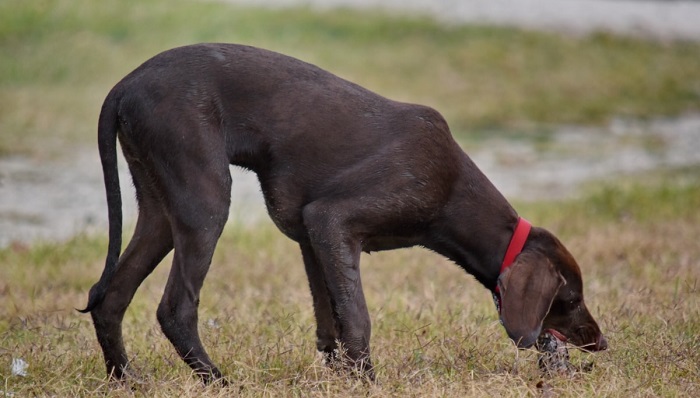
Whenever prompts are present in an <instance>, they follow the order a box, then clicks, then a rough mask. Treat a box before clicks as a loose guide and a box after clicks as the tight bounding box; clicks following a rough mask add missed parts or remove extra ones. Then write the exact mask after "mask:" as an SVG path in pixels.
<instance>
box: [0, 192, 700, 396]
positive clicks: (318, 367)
mask: <svg viewBox="0 0 700 398" xmlns="http://www.w3.org/2000/svg"><path fill="white" fill-rule="evenodd" d="M663 189H665V190H668V189H671V188H668V187H666V188H663ZM630 192H633V194H634V195H636V196H637V197H638V198H637V200H635V201H630V203H631V204H630V206H631V207H629V210H630V212H629V213H628V215H626V216H625V217H622V218H612V219H611V218H608V217H607V216H591V215H590V214H588V215H586V211H587V210H586V209H590V208H592V207H594V206H591V204H592V203H598V204H597V205H596V206H600V203H599V202H600V198H599V196H596V195H593V196H592V197H590V198H588V199H585V200H582V201H575V202H569V203H563V204H553V205H544V204H543V205H535V206H533V205H528V206H524V209H525V211H527V212H530V213H531V215H532V216H534V217H530V218H532V221H534V222H535V223H537V224H541V225H550V226H553V227H554V228H553V229H554V230H557V229H558V228H559V227H560V226H561V228H560V229H561V231H560V232H561V235H562V239H563V240H564V241H565V242H566V243H567V244H568V246H569V248H570V249H571V251H572V252H573V253H574V254H575V255H576V257H577V258H578V259H579V262H580V264H581V266H582V269H583V273H584V280H585V282H586V289H585V292H586V295H587V302H588V304H589V307H590V309H591V312H592V313H593V314H594V316H595V317H596V318H597V319H598V321H599V323H600V324H601V328H602V329H603V330H604V332H605V333H606V335H607V337H608V339H609V342H610V350H609V351H608V352H604V353H600V354H586V353H581V352H577V351H572V361H573V363H574V364H575V365H577V366H580V367H584V368H585V367H588V366H589V364H590V363H592V368H591V370H590V371H582V372H579V373H577V374H575V375H573V376H571V377H554V378H544V377H543V376H542V375H541V374H540V373H539V371H538V370H537V366H536V355H535V353H533V352H531V351H517V350H516V349H515V348H514V347H513V345H512V344H511V343H510V342H509V340H508V339H507V337H506V335H505V333H504V331H503V330H502V327H501V326H500V325H499V323H498V320H497V315H496V311H495V309H494V307H493V303H492V302H491V299H490V297H489V294H488V292H487V291H486V290H485V289H484V288H483V287H481V286H479V285H478V284H477V283H476V282H475V281H474V280H473V278H471V277H470V276H468V275H466V274H465V273H464V272H462V271H461V270H459V269H458V268H457V267H456V266H454V265H453V264H451V263H449V262H448V261H446V260H444V259H442V258H441V257H439V256H437V255H435V254H433V253H430V252H428V251H426V250H422V249H418V248H416V249H410V250H400V251H394V252H386V253H378V254H373V255H364V257H363V268H362V272H363V280H364V287H365V293H366V295H367V301H368V305H369V308H370V312H371V315H372V320H373V325H374V327H373V340H372V348H373V357H374V360H375V364H376V365H377V376H378V383H376V384H371V385H368V384H366V383H363V382H361V381H357V380H354V379H349V378H347V377H345V376H344V375H339V374H336V373H334V372H332V371H330V370H328V369H326V368H325V367H324V366H323V364H322V363H321V359H320V357H319V355H318V354H317V353H316V352H315V348H314V326H313V314H312V310H311V299H310V294H309V292H308V286H307V282H306V279H305V275H304V270H303V265H302V262H301V258H300V255H299V253H298V249H297V247H296V245H295V244H294V243H293V242H291V241H289V240H287V239H286V238H284V237H283V236H282V235H281V234H279V233H278V232H277V231H275V230H274V228H273V227H272V226H271V225H264V226H261V227H259V228H256V229H248V228H244V227H235V226H232V227H230V228H229V229H227V230H226V232H225V234H224V236H223V238H222V240H221V243H220V245H219V248H218V250H217V253H216V255H215V260H214V265H213V266H212V269H211V271H210V274H209V277H208V279H207V282H206V284H205V287H204V290H203V297H202V303H201V310H200V330H201V333H202V335H203V339H204V341H205V345H206V346H207V347H208V348H209V350H210V354H211V355H212V357H213V358H214V359H215V361H216V362H217V363H219V364H220V365H221V368H222V371H223V372H224V373H225V374H226V375H227V376H228V377H229V380H230V381H231V382H232V386H233V387H230V388H228V389H220V388H217V387H215V386H210V387H204V386H202V385H201V384H200V383H199V382H198V380H197V379H196V378H194V377H193V376H192V375H191V374H190V371H189V368H187V367H186V366H185V365H184V363H182V361H181V360H180V359H179V358H178V357H177V355H176V354H175V352H174V350H173V349H172V347H170V345H169V343H168V342H167V340H166V339H165V338H164V336H163V335H162V333H161V332H160V330H159V328H158V326H157V323H156V321H155V309H156V307H157V303H158V301H159V299H160V295H161V293H162V289H163V286H164V284H165V280H166V277H167V272H168V268H169V265H168V264H169V259H166V262H165V263H164V264H162V265H161V266H160V267H159V268H158V269H157V270H156V271H155V272H154V274H153V275H152V276H151V277H150V278H149V279H148V280H147V281H146V282H145V283H144V285H143V286H142V288H141V290H140V291H139V292H138V294H137V296H136V298H135V300H134V302H133V303H132V306H131V307H130V309H129V311H128V312H127V316H126V319H125V325H124V333H125V339H126V343H127V349H128V351H129V352H130V354H131V357H132V360H133V370H134V376H133V377H132V379H130V381H129V383H128V385H127V387H124V386H114V385H109V384H108V383H107V381H106V379H105V377H104V374H103V372H104V369H103V364H102V359H101V352H100V351H99V347H98V345H97V342H96V341H95V338H94V335H93V330H92V326H91V324H90V321H89V318H88V317H86V316H83V315H80V314H78V313H77V312H75V311H73V308H74V307H80V306H82V305H83V304H84V302H85V299H86V297H87V290H88V288H89V286H90V285H91V284H92V282H94V280H95V279H96V278H97V276H98V275H99V272H100V270H101V267H102V261H103V260H102V256H103V254H104V251H105V244H104V241H103V240H102V239H100V238H84V237H81V238H76V239H75V240H73V241H71V242H69V243H66V244H64V245H37V246H36V247H31V248H21V247H15V248H14V249H13V248H10V249H5V250H3V251H0V262H1V263H2V264H4V268H3V271H2V278H0V297H2V301H3V304H4V305H3V306H2V307H0V374H1V375H2V385H3V386H2V387H0V389H2V390H3V391H5V392H6V393H7V394H14V396H32V395H40V396H45V395H58V396H93V395H102V394H108V393H109V394H110V395H115V396H133V395H137V396H142V395H145V396H173V395H179V396H183V397H185V396H212V397H217V396H230V395H231V394H240V395H244V396H358V395H363V396H370V397H387V396H453V397H457V396H460V397H462V396H539V395H544V396H553V395H552V394H554V395H557V396H581V395H583V396H591V395H595V396H611V397H617V396H696V395H697V394H698V393H700V379H699V377H698V374H699V370H700V369H698V364H700V294H699V293H700V292H699V291H698V290H699V289H700V264H698V258H700V246H698V245H697V243H696V238H697V236H698V232H700V227H698V225H700V215H698V214H697V213H696V212H695V210H693V209H690V208H685V209H676V210H675V212H676V216H674V217H662V218H657V217H653V216H645V217H638V216H636V215H639V214H646V213H643V212H641V210H643V209H642V207H643V206H641V207H635V205H634V203H644V202H645V200H646V201H649V199H650V198H651V197H654V196H655V195H658V192H660V191H659V190H658V189H646V190H645V189H637V188H635V189H634V190H625V189H622V190H620V191H619V194H620V195H622V196H624V195H629V194H630ZM696 194H697V190H683V189H679V190H678V191H677V195H676V199H677V200H681V199H682V198H681V196H684V195H696ZM606 195H607V194H606ZM645 198H646V199H645ZM623 199H624V198H623ZM686 199H688V198H686ZM689 200H691V201H692V200H694V199H689ZM667 205H668V202H664V201H660V202H659V203H657V207H658V209H659V211H660V212H661V213H664V214H666V213H665V212H664V209H665V207H666V206H667ZM671 205H672V204H671ZM616 206H617V205H616ZM572 209H574V210H572ZM526 214H527V213H526ZM599 214H603V213H599ZM604 214H609V213H604ZM629 214H632V216H630V215H629ZM668 214H670V213H668ZM567 222H568V224H566V223H567ZM565 224H566V225H567V226H566V227H563V225H565ZM13 358H21V359H23V360H25V361H26V362H27V363H28V364H29V367H28V369H27V376H25V377H22V376H17V375H12V374H11V372H10V365H11V361H12V359H13ZM548 394H549V395H548Z"/></svg>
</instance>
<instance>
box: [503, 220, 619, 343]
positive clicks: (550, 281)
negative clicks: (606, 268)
mask: <svg viewBox="0 0 700 398" xmlns="http://www.w3.org/2000/svg"><path fill="white" fill-rule="evenodd" d="M498 286H499V289H500V294H501V306H502V307H501V320H502V321H503V326H504V327H505V329H506V331H507V332H508V335H509V336H510V338H511V339H513V341H515V342H516V344H517V345H518V347H520V348H526V347H530V346H532V345H533V344H534V343H535V341H536V340H537V337H538V336H539V335H540V334H541V333H542V332H543V331H549V332H550V333H552V334H553V335H554V336H556V337H557V338H559V339H560V340H563V341H566V342H568V343H570V344H572V345H574V346H576V347H579V348H581V349H584V350H587V351H600V350H605V349H607V347H608V343H607V341H606V340H605V337H603V335H602V333H601V332H600V328H599V327H598V324H597V323H596V321H595V320H594V319H593V317H592V316H591V314H590V313H589V312H588V309H587V308H586V304H585V302H584V301H583V281H582V279H581V270H580V269H579V266H578V264H577V263H576V260H574V258H573V257H572V256H571V254H570V253H569V251H568V250H566V248H565V247H564V246H563V245H562V244H561V242H559V240H558V239H557V238H556V237H554V236H553V235H552V234H551V233H549V232H548V231H546V230H544V229H541V228H533V229H532V231H531V232H530V236H529V238H528V243H527V245H526V246H525V249H524V250H523V252H522V253H520V254H519V255H518V257H517V258H516V259H515V262H514V263H513V265H511V266H510V267H509V268H508V269H507V270H506V271H505V272H503V274H501V276H500V277H499V279H498Z"/></svg>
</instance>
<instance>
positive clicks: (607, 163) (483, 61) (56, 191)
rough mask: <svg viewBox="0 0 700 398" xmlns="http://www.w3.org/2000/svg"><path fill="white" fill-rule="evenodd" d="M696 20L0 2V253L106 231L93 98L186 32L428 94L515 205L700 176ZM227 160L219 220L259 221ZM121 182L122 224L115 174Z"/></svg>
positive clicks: (451, 9)
mask: <svg viewBox="0 0 700 398" xmlns="http://www.w3.org/2000/svg"><path fill="white" fill-rule="evenodd" d="M698 21H700V3H698V2H689V1H614V0H605V1H602V0H568V1H564V0H556V1H554V0H540V1H534V0H511V1H494V0H491V1H489V0H484V1H478V0H473V1H457V0H452V1H451V0H441V1H429V0H410V1H395V0H391V1H373V0H329V1H321V0H306V1H303V0H302V1H296V0H259V1H256V0H248V1H246V0H238V1H236V0H230V1H202V0H189V1H188V0H174V1H167V0H145V1H143V0H139V1H135V0H120V1H116V0H107V1H100V2H93V1H87V0H77V1H76V0H50V1H49V0H33V1H24V0H3V1H2V2H0V247H7V246H9V245H16V246H17V247H20V248H21V247H23V246H25V245H28V244H31V243H32V242H36V241H54V240H59V241H60V240H64V239H67V238H69V237H71V236H73V235H75V234H76V233H79V232H84V231H95V230H97V231H100V232H104V231H105V221H106V208H105V205H104V202H105V200H104V190H103V185H102V174H101V169H100V167H99V158H98V156H97V148H96V125H97V117H98V114H99V110H100V106H101V103H102V100H103V99H104V97H105V95H106V94H107V92H108V91H109V89H110V88H111V87H112V86H113V85H114V84H116V82H117V81H119V79H121V78H122V77H123V76H124V75H125V74H127V73H128V72H130V71H131V70H133V69H134V68H135V67H137V66H138V65H139V64H141V63H142V62H143V61H145V60H146V59H148V58H149V57H151V56H153V55H155V54H156V53H158V52H160V51H163V50H166V49H168V48H171V47H175V46H179V45H185V44H191V43H196V42H235V43H243V44H249V45H253V46H258V47H264V48H268V49H271V50H275V51H279V52H282V53H285V54H288V55H291V56H294V57H297V58H300V59H302V60H305V61H307V62H311V63H314V64H317V65H318V66H320V67H322V68H325V69H327V70H329V71H331V72H333V73H335V74H337V75H339V76H341V77H344V78H346V79H348V80H351V81H354V82H357V83H359V84H361V85H363V86H365V87H367V88H369V89H371V90H373V91H375V92H378V93H380V94H382V95H384V96H387V97H389V98H392V99H397V100H402V101H407V102H415V103H422V104H426V105H430V106H432V107H434V108H436V109H437V110H439V111H440V112H441V113H442V114H443V115H444V116H445V117H446V119H447V121H448V123H449V124H450V126H451V129H452V132H453V134H454V135H455V136H456V137H457V139H458V140H459V142H460V143H461V144H462V146H463V147H464V148H465V150H466V151H467V153H469V154H470V156H472V158H473V159H474V160H475V161H476V163H477V164H478V165H479V166H480V167H481V168H482V169H483V171H484V172H485V173H486V174H487V176H489V177H490V178H491V179H492V181H493V182H494V183H495V184H496V185H497V187H498V188H499V189H500V190H501V191H502V192H504V193H505V194H506V196H507V197H508V198H510V199H512V200H515V201H520V202H527V201H533V200H551V199H560V198H570V197H576V196H577V195H580V194H581V193H582V192H586V190H587V189H590V187H591V186H599V185H600V184H613V185H614V184H618V183H620V182H621V181H626V180H628V179H634V180H636V181H639V180H642V181H643V180H646V179H648V178H649V176H651V175H654V176H657V178H661V179H664V180H670V181H679V183H682V184H686V185H687V184H690V185H695V186H697V184H698V181H699V179H698V174H699V173H698V172H699V171H700V166H699V165H700V23H698ZM121 166H122V169H123V171H124V170H125V167H124V166H125V164H124V162H123V161H122V162H121ZM232 172H233V173H234V174H235V176H234V189H233V206H232V211H231V217H232V218H233V219H236V220H238V221H240V222H243V223H246V224H255V223H259V222H267V221H266V217H265V215H264V206H263V204H262V199H261V195H260V193H259V188H258V186H257V181H256V179H255V176H253V175H251V174H250V173H245V172H243V171H242V170H237V169H232ZM659 173H661V174H659ZM659 175H661V177H658V176H659ZM122 187H123V190H124V192H125V193H124V196H125V206H126V208H127V210H126V214H127V218H130V219H133V217H134V215H135V205H134V201H133V194H132V193H130V191H129V190H130V188H129V177H128V175H126V174H124V175H123V176H122Z"/></svg>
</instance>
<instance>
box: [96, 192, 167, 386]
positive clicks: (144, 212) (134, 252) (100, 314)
mask: <svg viewBox="0 0 700 398" xmlns="http://www.w3.org/2000/svg"><path fill="white" fill-rule="evenodd" d="M139 208H140V210H139V216H138V220H137V222H136V228H135V230H134V235H133V237H132V238H131V241H130V242H129V245H128V246H127V248H126V250H125V251H124V253H123V254H122V255H121V257H120V258H119V264H118V267H117V270H116V272H115V274H114V276H113V278H112V280H111V281H110V284H109V286H108V288H107V292H106V294H105V297H104V299H103V300H102V301H101V302H100V303H99V304H98V305H97V306H96V307H95V308H94V309H93V310H92V311H91V315H92V319H93V322H94V324H95V331H96V333H97V340H98V341H99V343H100V346H101V347H102V352H103V353H104V358H105V364H106V366H107V373H108V374H110V375H111V376H112V377H113V378H115V379H121V378H123V376H124V371H125V369H126V367H127V364H128V362H127V355H126V350H125V349H124V342H123V340H122V320H123V318H124V313H125V312H126V308H127V307H128V306H129V303H130V302H131V299H132V298H133V297H134V293H136V289H138V287H139V285H141V282H143V280H144V279H145V278H146V277H147V276H148V275H149V274H150V273H151V272H152V271H153V269H154V268H155V267H156V266H157V265H158V264H159V263H160V261H161V260H162V259H163V257H165V255H166V254H168V252H170V250H172V247H173V244H172V236H171V232H170V224H169V223H168V220H167V218H166V217H165V214H164V213H163V210H162V208H161V207H160V205H159V204H158V203H156V202H155V201H153V200H149V199H148V198H146V199H144V200H140V203H139Z"/></svg>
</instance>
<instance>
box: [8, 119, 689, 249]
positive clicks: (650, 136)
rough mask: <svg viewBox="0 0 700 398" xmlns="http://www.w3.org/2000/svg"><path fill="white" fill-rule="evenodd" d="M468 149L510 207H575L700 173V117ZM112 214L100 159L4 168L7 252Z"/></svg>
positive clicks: (250, 186)
mask: <svg viewBox="0 0 700 398" xmlns="http://www.w3.org/2000/svg"><path fill="white" fill-rule="evenodd" d="M466 149H467V151H468V152H469V153H470V156H471V157H472V159H474V161H475V162H476V164H477V165H478V166H479V167H480V168H481V169H482V170H483V171H484V173H485V174H486V175H487V176H488V177H489V178H490V179H491V181H493V183H494V184H495V185H496V186H497V187H498V188H499V189H500V190H501V192H503V193H504V195H506V197H508V198H512V199H516V198H517V199H521V200H535V199H543V198H564V197H571V196H574V195H575V194H576V191H577V188H578V187H580V186H581V185H582V184H584V183H588V182H591V181H597V180H604V179H608V178H619V177H620V176H624V175H625V174H629V173H637V172H643V171H648V170H654V169H657V168H663V167H679V166H687V165H695V164H700V114H697V115H686V116H683V117H680V118H674V119H655V120H652V121H651V122H639V121H627V120H622V119H620V120H616V121H614V122H613V123H611V124H610V125H609V126H606V127H604V128H582V127H562V128H560V129H559V130H557V131H555V132H553V133H552V134H551V136H550V138H549V139H547V140H545V142H542V140H540V139H537V140H532V141H526V140H520V139H517V140H514V139H506V138H490V139H487V140H486V141H484V142H483V143H481V144H479V146H478V148H477V149H474V150H470V149H469V148H466ZM119 164H120V174H121V175H120V176H121V183H122V196H123V202H124V218H125V221H126V223H127V225H128V223H129V222H133V221H134V220H135V217H136V204H135V201H134V193H133V189H132V188H131V182H130V181H131V178H130V177H129V175H128V173H127V169H126V164H125V162H124V161H123V159H120V163H119ZM231 172H232V174H233V180H234V186H233V190H232V191H233V193H232V206H231V218H235V219H237V220H239V221H241V222H244V223H247V224H252V223H256V222H259V221H260V220H262V219H264V218H265V217H266V215H265V207H264V204H263V200H262V195H261V193H260V188H259V186H258V182H257V178H256V177H255V175H254V174H252V173H249V172H245V171H243V170H241V169H239V168H234V167H232V168H231ZM106 214H107V210H106V204H105V193H104V186H103V182H102V172H101V168H100V165H99V157H98V155H97V150H94V151H85V152H79V153H76V154H75V156H73V157H71V158H70V159H62V160H57V161H53V162H51V163H46V162H42V161H39V160H36V159H32V158H24V157H7V158H0V247H5V246H7V245H9V244H10V243H12V242H22V243H28V242H32V241H37V240H51V241H54V240H58V241H60V240H65V239H68V238H70V237H71V236H74V235H75V234H77V233H80V232H94V231H100V232H106Z"/></svg>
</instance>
